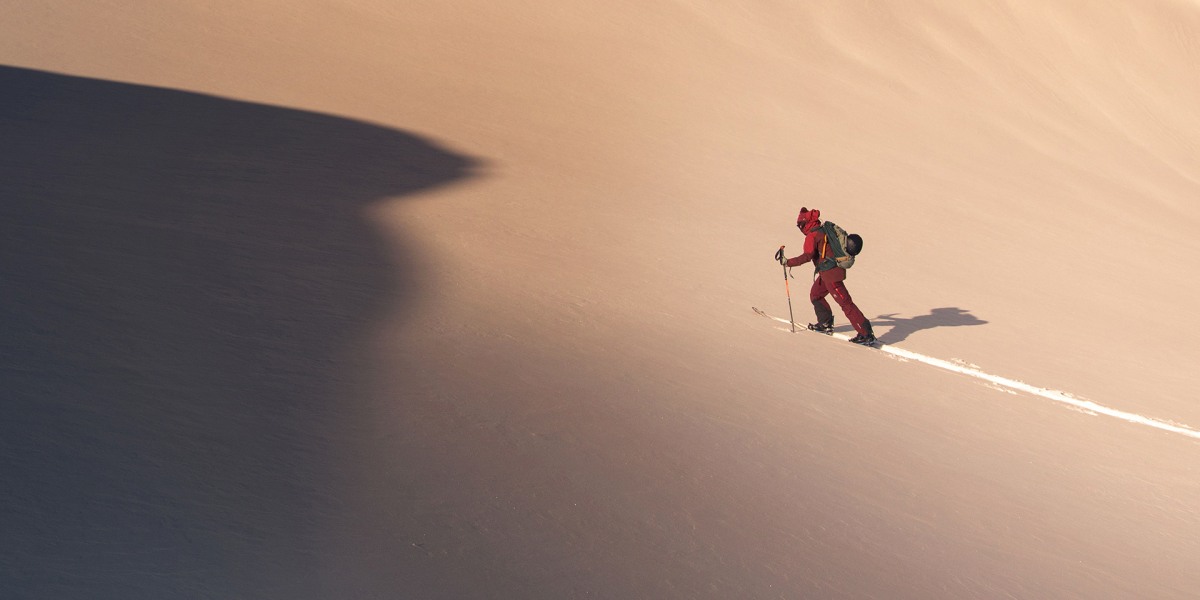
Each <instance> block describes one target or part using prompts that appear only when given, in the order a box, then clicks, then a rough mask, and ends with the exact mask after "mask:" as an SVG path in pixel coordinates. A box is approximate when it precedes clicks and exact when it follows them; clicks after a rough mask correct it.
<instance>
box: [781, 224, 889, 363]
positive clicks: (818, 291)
mask: <svg viewBox="0 0 1200 600" xmlns="http://www.w3.org/2000/svg"><path fill="white" fill-rule="evenodd" d="M796 227H798V228H799V229H800V231H802V232H804V253H803V254H801V255H799V256H795V257H792V258H786V257H785V256H783V255H782V254H780V255H779V256H780V260H779V262H780V263H781V264H783V265H784V266H785V267H798V266H800V265H803V264H804V263H807V262H810V261H811V262H812V263H813V265H814V266H815V267H816V275H815V276H814V278H813V285H812V289H810V290H809V292H808V299H809V300H811V301H812V304H813V310H814V311H815V312H816V314H817V322H816V323H809V325H808V328H809V329H811V330H813V331H819V332H822V333H833V310H832V309H831V308H830V307H829V301H827V300H826V299H825V297H826V296H833V299H834V301H835V302H837V303H838V306H840V307H842V312H843V313H845V314H846V318H847V319H849V321H850V324H851V325H853V326H854V330H855V331H857V332H858V335H857V336H855V337H853V338H851V339H850V341H851V342H852V343H855V344H862V345H864V346H871V345H874V344H875V333H874V332H873V331H872V329H871V322H870V321H868V320H867V318H866V317H865V316H863V313H862V311H861V310H859V309H858V306H857V305H856V304H855V303H854V300H853V299H852V298H851V297H850V291H849V290H847V289H846V284H845V281H846V269H845V268H843V267H840V266H838V264H837V260H835V258H834V257H835V252H834V248H833V246H832V244H831V240H829V239H828V237H829V236H828V235H827V234H826V232H825V230H824V229H823V228H822V227H821V211H819V210H817V209H812V210H809V209H808V208H801V209H800V214H799V215H798V216H797V217H796ZM856 237H857V236H856ZM852 253H853V254H857V251H854V252H852Z"/></svg>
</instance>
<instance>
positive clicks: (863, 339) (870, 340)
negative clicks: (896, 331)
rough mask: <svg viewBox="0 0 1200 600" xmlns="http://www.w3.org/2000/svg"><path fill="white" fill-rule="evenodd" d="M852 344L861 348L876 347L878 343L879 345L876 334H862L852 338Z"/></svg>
mask: <svg viewBox="0 0 1200 600" xmlns="http://www.w3.org/2000/svg"><path fill="white" fill-rule="evenodd" d="M850 343H851V344H858V345H860V346H874V345H875V344H876V343H878V340H876V339H875V334H873V333H868V334H866V335H863V334H861V333H860V334H858V335H856V336H854V337H852V338H850Z"/></svg>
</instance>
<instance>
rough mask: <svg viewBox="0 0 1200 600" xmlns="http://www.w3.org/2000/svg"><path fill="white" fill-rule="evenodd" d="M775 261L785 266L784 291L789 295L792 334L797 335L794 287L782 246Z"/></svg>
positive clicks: (776, 254) (789, 319)
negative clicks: (790, 283)
mask: <svg viewBox="0 0 1200 600" xmlns="http://www.w3.org/2000/svg"><path fill="white" fill-rule="evenodd" d="M775 260H777V261H779V264H781V265H783V291H784V293H786V294H787V300H788V322H789V323H791V324H792V333H796V317H794V316H792V287H791V286H790V285H788V272H787V264H786V260H787V259H786V258H784V256H783V246H780V247H779V251H778V252H776V253H775Z"/></svg>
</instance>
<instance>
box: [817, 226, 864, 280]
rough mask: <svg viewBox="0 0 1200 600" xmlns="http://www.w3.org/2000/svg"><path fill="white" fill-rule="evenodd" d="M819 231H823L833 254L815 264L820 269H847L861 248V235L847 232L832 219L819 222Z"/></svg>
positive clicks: (852, 264) (851, 265)
mask: <svg viewBox="0 0 1200 600" xmlns="http://www.w3.org/2000/svg"><path fill="white" fill-rule="evenodd" d="M821 231H823V232H824V233H825V239H826V240H827V241H828V242H829V247H830V248H832V249H833V256H826V257H824V258H823V259H822V260H821V263H820V264H819V265H817V269H818V270H820V271H828V270H829V269H832V268H834V267H841V268H843V269H849V268H850V267H853V266H854V257H855V256H858V253H859V251H860V250H862V237H861V236H859V235H858V234H855V233H850V234H847V233H846V230H845V229H842V228H841V227H838V226H837V224H836V223H834V222H833V221H825V222H824V223H822V224H821Z"/></svg>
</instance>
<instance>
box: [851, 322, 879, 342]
mask: <svg viewBox="0 0 1200 600" xmlns="http://www.w3.org/2000/svg"><path fill="white" fill-rule="evenodd" d="M863 329H865V330H866V333H860V334H858V335H856V336H854V337H852V338H850V343H851V344H858V345H860V346H871V347H874V346H875V344H876V340H875V329H874V328H873V327H871V322H870V321H865V322H863Z"/></svg>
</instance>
